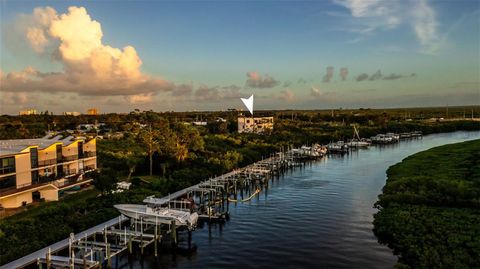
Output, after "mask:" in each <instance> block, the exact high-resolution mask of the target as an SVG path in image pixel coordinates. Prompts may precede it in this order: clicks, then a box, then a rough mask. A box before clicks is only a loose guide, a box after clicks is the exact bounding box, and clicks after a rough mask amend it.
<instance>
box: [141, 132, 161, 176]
mask: <svg viewBox="0 0 480 269" xmlns="http://www.w3.org/2000/svg"><path fill="white" fill-rule="evenodd" d="M139 136H140V140H141V141H142V143H143V144H144V145H145V146H146V147H147V150H146V151H147V154H148V157H149V160H150V176H152V175H153V153H154V152H155V151H158V150H159V147H160V143H159V136H160V132H159V131H158V130H156V129H152V125H149V126H148V128H144V129H143V130H142V131H141V132H140V135H139Z"/></svg>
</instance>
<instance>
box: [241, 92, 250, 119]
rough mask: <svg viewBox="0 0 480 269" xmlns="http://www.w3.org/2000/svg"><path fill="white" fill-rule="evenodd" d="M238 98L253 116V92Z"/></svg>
mask: <svg viewBox="0 0 480 269" xmlns="http://www.w3.org/2000/svg"><path fill="white" fill-rule="evenodd" d="M240 99H242V102H243V104H244V105H245V106H246V107H247V109H248V111H250V113H251V114H252V116H253V94H252V95H251V96H250V97H248V98H240Z"/></svg>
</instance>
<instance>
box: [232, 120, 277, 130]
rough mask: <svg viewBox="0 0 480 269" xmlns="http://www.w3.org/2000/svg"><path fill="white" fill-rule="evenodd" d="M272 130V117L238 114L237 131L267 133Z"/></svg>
mask: <svg viewBox="0 0 480 269" xmlns="http://www.w3.org/2000/svg"><path fill="white" fill-rule="evenodd" d="M272 130H273V117H246V116H238V132H239V133H267V132H270V131H272Z"/></svg>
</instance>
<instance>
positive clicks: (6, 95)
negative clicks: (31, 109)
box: [0, 92, 29, 105]
mask: <svg viewBox="0 0 480 269" xmlns="http://www.w3.org/2000/svg"><path fill="white" fill-rule="evenodd" d="M0 94H1V95H0V96H1V97H2V102H1V103H2V104H3V105H24V104H26V103H27V102H28V100H29V97H28V94H27V93H26V92H0Z"/></svg>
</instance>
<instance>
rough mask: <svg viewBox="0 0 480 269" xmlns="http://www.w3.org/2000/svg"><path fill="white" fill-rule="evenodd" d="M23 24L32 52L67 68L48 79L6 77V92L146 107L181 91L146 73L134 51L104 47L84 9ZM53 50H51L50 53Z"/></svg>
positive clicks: (47, 12)
mask: <svg viewBox="0 0 480 269" xmlns="http://www.w3.org/2000/svg"><path fill="white" fill-rule="evenodd" d="M17 23H20V24H21V25H22V27H17V28H16V29H21V30H23V32H22V34H23V35H24V36H25V40H26V41H27V42H28V44H29V45H30V46H31V48H32V50H34V51H36V52H38V53H41V54H47V53H48V54H51V55H52V56H54V57H52V59H56V60H57V61H59V62H60V64H61V65H62V66H63V71H62V72H58V73H43V72H40V71H38V70H35V69H33V68H31V67H29V68H27V69H25V70H23V71H19V72H15V71H13V72H10V73H8V74H6V75H5V76H2V79H1V83H2V90H3V91H9V92H15V91H24V92H25V91H41V92H73V93H77V94H80V95H99V96H102V95H103V96H107V95H128V96H136V95H138V96H139V97H138V96H137V97H132V98H128V99H129V100H132V101H133V102H140V101H145V100H146V99H148V98H149V97H147V96H153V94H154V93H156V92H159V91H173V90H174V89H175V86H174V85H173V84H172V83H171V82H169V81H167V80H165V79H162V78H158V77H151V76H149V75H146V74H144V73H142V71H141V69H140V67H141V65H142V61H141V59H140V57H139V56H138V54H137V52H136V50H135V48H134V47H132V46H125V47H124V48H122V49H120V48H114V47H111V46H109V45H106V44H103V42H102V37H103V32H102V28H101V25H100V23H99V22H97V21H95V20H93V19H92V18H91V17H90V15H89V14H88V12H87V10H86V9H85V8H84V7H75V6H72V7H69V8H68V12H67V13H64V14H57V12H56V11H55V10H54V9H53V8H51V7H46V8H35V9H34V11H33V13H32V14H30V15H22V16H20V17H19V18H18V20H17ZM49 48H51V50H48V49H49Z"/></svg>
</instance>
